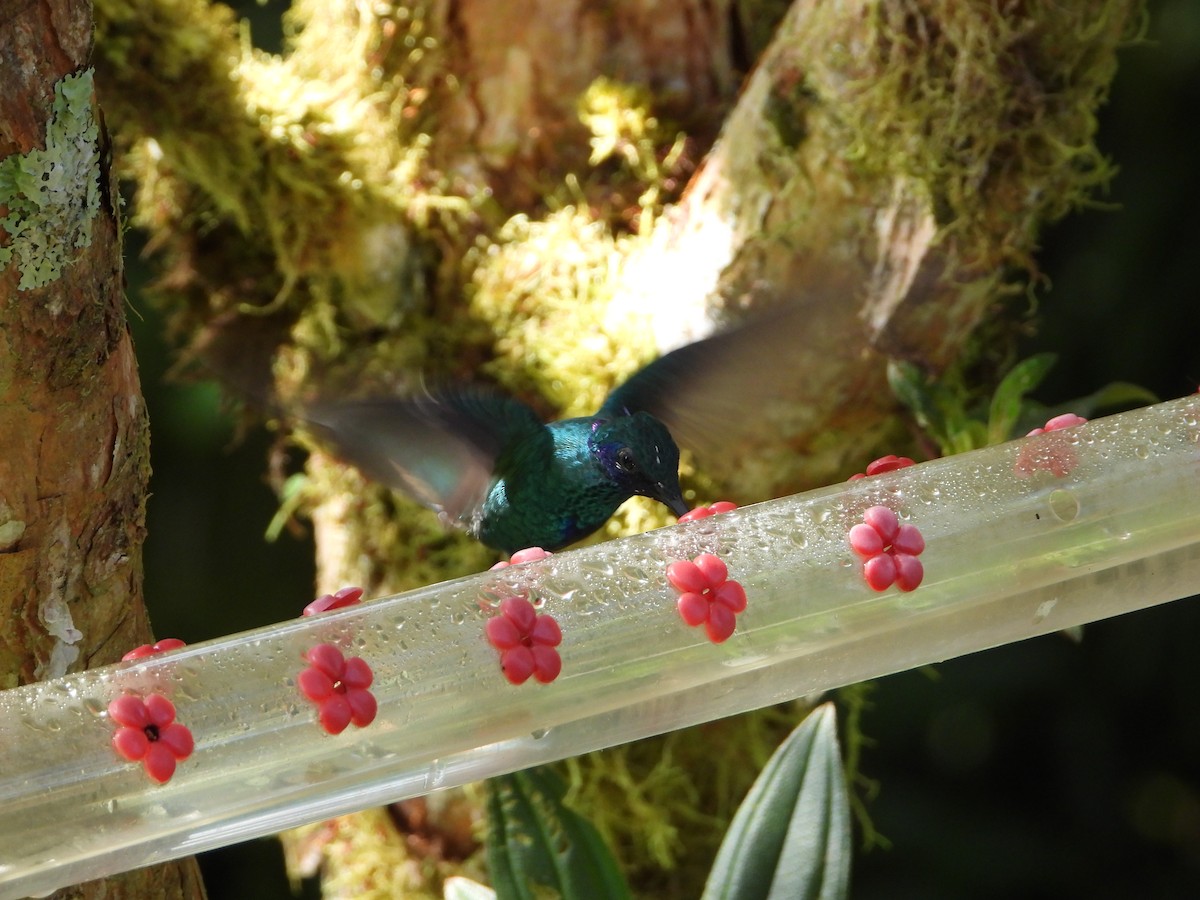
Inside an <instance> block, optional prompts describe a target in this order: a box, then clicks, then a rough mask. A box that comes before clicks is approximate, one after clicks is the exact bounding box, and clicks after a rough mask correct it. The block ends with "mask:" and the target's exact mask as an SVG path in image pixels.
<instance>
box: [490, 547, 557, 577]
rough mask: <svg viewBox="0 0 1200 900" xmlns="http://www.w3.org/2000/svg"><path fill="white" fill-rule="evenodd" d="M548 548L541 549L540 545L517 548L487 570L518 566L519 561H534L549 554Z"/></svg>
mask: <svg viewBox="0 0 1200 900" xmlns="http://www.w3.org/2000/svg"><path fill="white" fill-rule="evenodd" d="M551 555H553V554H551V553H550V551H549V550H543V549H542V548H541V547H526V548H525V549H524V550H518V551H517V552H516V553H514V554H513V555H512V556H511V557H509V558H508V559H507V560H503V559H502V560H500V562H498V563H496V564H495V565H494V566H492V567H491V568H490V569H488V571H489V572H495V571H496V570H497V569H507V568H508V567H509V566H519V565H520V564H521V563H527V562H536V561H537V560H539V559H545V558H546V557H547V556H551Z"/></svg>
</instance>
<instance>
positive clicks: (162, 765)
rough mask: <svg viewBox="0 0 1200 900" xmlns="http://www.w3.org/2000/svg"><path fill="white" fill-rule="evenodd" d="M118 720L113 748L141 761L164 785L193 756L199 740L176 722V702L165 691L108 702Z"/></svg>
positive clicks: (124, 755)
mask: <svg viewBox="0 0 1200 900" xmlns="http://www.w3.org/2000/svg"><path fill="white" fill-rule="evenodd" d="M108 715H109V718H111V719H112V720H113V721H114V722H116V723H117V725H118V726H120V727H118V728H117V730H116V731H115V732H114V733H113V736H112V745H113V749H114V750H116V751H117V753H119V754H120V755H121V756H122V757H124V758H125V759H127V760H129V761H130V762H141V764H142V766H143V767H144V768H145V770H146V774H147V775H149V776H150V777H151V778H153V779H154V780H155V781H157V782H158V783H159V784H164V783H165V782H167V781H169V780H170V779H171V776H172V775H174V774H175V763H176V762H178V761H180V760H184V759H187V758H188V757H189V756H191V755H192V749H193V747H194V746H195V743H194V742H193V740H192V733H191V731H189V730H188V729H187V727H186V726H184V725H180V724H179V723H178V722H176V721H175V704H173V703H172V702H171V701H170V700H168V699H167V698H166V697H164V696H162V695H161V694H151V695H150V696H148V697H147V698H146V699H144V700H143V699H142V698H141V697H135V696H134V695H133V694H122V695H121V696H120V697H118V698H117V699H116V700H114V701H113V702H112V703H110V704H108Z"/></svg>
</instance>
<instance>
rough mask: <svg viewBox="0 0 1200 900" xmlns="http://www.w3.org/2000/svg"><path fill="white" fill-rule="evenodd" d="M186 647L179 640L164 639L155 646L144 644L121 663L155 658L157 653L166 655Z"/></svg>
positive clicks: (135, 648)
mask: <svg viewBox="0 0 1200 900" xmlns="http://www.w3.org/2000/svg"><path fill="white" fill-rule="evenodd" d="M186 646H187V644H185V643H184V642H183V641H181V640H180V639H179V638H163V639H162V640H161V641H158V642H157V643H154V644H142V646H140V647H134V648H133V649H132V650H130V651H129V652H128V653H126V654H125V655H124V656H122V657H121V662H128V661H129V660H131V659H141V658H142V657H144V656H153V655H154V654H155V653H166V652H167V651H168V650H178V649H179V648H180V647H186Z"/></svg>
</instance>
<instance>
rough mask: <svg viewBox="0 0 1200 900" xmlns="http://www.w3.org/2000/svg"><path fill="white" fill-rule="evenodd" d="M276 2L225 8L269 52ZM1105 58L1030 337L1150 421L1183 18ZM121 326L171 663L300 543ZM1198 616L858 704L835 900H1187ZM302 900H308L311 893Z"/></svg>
mask: <svg viewBox="0 0 1200 900" xmlns="http://www.w3.org/2000/svg"><path fill="white" fill-rule="evenodd" d="M280 8H281V4H280V3H277V2H276V3H270V4H268V5H266V6H261V7H260V6H258V5H257V4H255V3H253V2H247V3H245V4H244V8H243V9H242V13H243V14H244V15H247V16H249V17H250V18H251V19H252V21H253V23H254V37H255V41H256V43H259V44H260V45H262V46H266V47H268V48H272V47H273V46H274V47H277V46H278V41H279V34H280V26H279V10H280ZM1151 11H1152V18H1151V23H1150V28H1149V33H1148V36H1147V38H1148V39H1147V40H1146V41H1145V42H1144V43H1141V44H1140V45H1137V46H1133V47H1130V48H1128V49H1126V50H1125V51H1124V52H1123V54H1122V57H1121V70H1120V72H1119V74H1118V76H1117V80H1116V82H1115V84H1114V86H1113V90H1112V97H1111V102H1110V104H1109V105H1108V106H1107V107H1106V108H1105V110H1104V112H1103V114H1102V117H1101V132H1100V142H1101V145H1102V147H1103V148H1104V149H1105V150H1106V152H1107V153H1108V154H1109V155H1110V156H1111V157H1112V158H1113V159H1114V160H1115V161H1116V162H1117V163H1118V165H1119V166H1120V173H1119V175H1118V176H1117V178H1116V179H1115V180H1114V182H1113V183H1112V186H1111V190H1110V192H1109V193H1108V195H1107V196H1106V197H1104V198H1103V199H1105V200H1107V201H1111V203H1113V204H1115V205H1116V208H1115V209H1109V210H1088V211H1084V212H1080V213H1077V214H1075V215H1073V216H1071V217H1069V218H1068V219H1066V220H1064V221H1063V222H1062V223H1060V224H1058V225H1056V226H1054V227H1052V228H1051V229H1049V230H1048V231H1047V232H1046V233H1045V235H1044V240H1043V252H1042V253H1041V254H1040V255H1039V260H1040V262H1041V264H1042V266H1043V267H1044V269H1045V271H1046V273H1047V274H1048V275H1049V277H1050V280H1051V283H1052V287H1051V288H1049V289H1044V290H1041V291H1040V292H1039V298H1040V300H1039V308H1038V321H1039V328H1038V334H1037V337H1036V338H1034V339H1030V340H1029V341H1028V342H1027V346H1026V347H1025V348H1024V350H1025V353H1026V354H1028V353H1032V352H1035V351H1038V350H1053V351H1055V352H1057V353H1058V354H1059V357H1060V360H1059V363H1058V366H1057V367H1056V369H1055V370H1054V372H1053V373H1052V374H1051V376H1050V378H1049V379H1048V380H1047V382H1046V383H1045V384H1044V385H1043V388H1042V389H1041V390H1040V391H1039V392H1038V394H1037V397H1038V399H1040V400H1041V401H1043V402H1045V403H1047V404H1055V403H1059V402H1061V401H1064V400H1067V399H1069V398H1071V397H1076V396H1080V395H1083V394H1086V393H1089V392H1090V391H1092V390H1094V389H1096V388H1098V387H1100V386H1102V385H1104V384H1106V383H1109V382H1112V381H1132V382H1135V383H1138V384H1140V385H1143V386H1145V387H1147V388H1150V389H1151V390H1152V391H1154V392H1155V393H1157V394H1158V395H1159V396H1160V397H1162V398H1164V399H1165V398H1171V397H1176V396H1180V395H1183V394H1187V393H1191V392H1192V391H1194V390H1195V389H1196V386H1197V384H1198V383H1200V304H1198V303H1197V290H1196V287H1195V278H1194V269H1195V266H1196V264H1197V261H1198V260H1200V216H1198V215H1197V205H1198V203H1200V183H1198V179H1197V171H1196V163H1197V153H1196V150H1195V144H1194V141H1195V138H1196V133H1197V124H1196V122H1197V116H1198V114H1200V2H1196V0H1159V2H1154V3H1152V4H1151ZM130 246H131V253H130V257H131V258H130V260H129V268H130V272H129V277H130V303H131V306H132V311H133V314H132V316H131V318H132V320H133V328H134V333H135V337H136V340H137V347H138V356H139V360H140V362H141V371H142V379H143V388H144V390H145V392H146V398H147V403H148V404H149V408H150V417H151V425H152V436H153V446H152V458H153V465H154V477H153V481H152V488H153V492H154V493H153V497H152V499H151V501H150V509H149V529H150V537H149V540H148V542H147V546H146V595H147V598H148V602H149V604H150V609H151V613H152V616H153V621H154V625H155V629H156V633H157V634H158V635H159V636H178V637H182V638H184V639H185V640H188V641H189V642H195V641H199V640H203V639H207V638H211V637H216V636H219V635H223V634H230V633H233V632H237V631H241V630H245V629H247V628H252V627H255V626H258V625H263V624H267V623H270V622H275V621H279V620H281V619H285V618H290V617H293V616H295V615H297V614H298V612H299V610H300V608H301V607H302V606H303V605H304V604H305V603H306V602H308V600H309V599H311V595H312V582H313V572H312V554H311V548H310V546H309V545H308V544H307V543H306V542H305V541H304V540H301V539H297V538H294V537H290V536H286V535H285V537H283V538H282V539H280V540H279V541H278V542H276V543H267V542H266V541H265V540H264V539H263V532H264V530H265V529H266V527H267V524H268V522H269V521H270V519H271V517H272V515H273V514H274V512H275V510H276V508H277V504H276V500H275V497H274V495H273V494H272V493H271V491H270V490H269V489H268V488H267V487H266V485H265V482H264V479H263V472H264V461H265V455H266V447H267V444H268V442H269V436H268V435H267V434H266V433H265V432H263V431H262V430H261V429H260V430H258V431H256V432H254V433H252V434H250V435H249V436H248V438H247V439H245V440H244V441H241V442H235V441H234V439H233V430H232V425H231V424H230V422H229V421H228V419H227V418H226V417H225V416H224V415H223V414H222V413H221V412H220V410H219V408H218V404H217V394H216V391H215V389H214V388H213V387H212V386H210V385H204V384H196V385H184V384H178V383H168V382H166V381H164V372H165V370H166V369H167V367H168V366H169V364H170V357H169V353H168V351H167V350H166V348H165V347H164V345H163V343H162V337H161V334H162V328H161V322H160V320H159V319H158V317H157V316H156V314H155V313H154V311H153V309H151V308H150V307H149V305H148V304H147V303H146V302H145V301H144V300H143V299H142V298H141V296H140V293H139V288H140V286H141V284H142V283H144V279H145V278H146V277H147V275H146V273H145V272H144V271H143V270H142V268H141V266H140V265H139V260H138V258H137V256H136V251H137V237H136V235H133V236H131V242H130ZM1198 640H1200V605H1198V604H1197V603H1196V602H1195V600H1194V599H1193V600H1185V601H1180V602H1177V603H1172V604H1167V605H1166V606H1163V607H1159V608H1156V609H1153V610H1149V611H1146V612H1141V613H1136V614H1133V615H1127V616H1123V617H1121V618H1119V619H1115V620H1110V621H1107V622H1102V623H1099V624H1096V625H1092V626H1088V628H1087V629H1086V630H1085V638H1084V640H1083V642H1082V643H1081V644H1075V643H1072V642H1070V641H1068V640H1067V639H1065V638H1063V637H1061V636H1058V635H1055V636H1049V637H1044V638H1040V639H1037V640H1033V641H1027V642H1024V643H1021V644H1016V645H1011V646H1008V647H1003V648H1000V649H997V650H992V651H989V652H986V653H980V654H976V655H974V656H970V657H967V658H964V659H959V660H954V661H951V662H948V663H944V664H942V665H940V666H938V667H937V668H936V670H935V671H930V670H925V671H918V672H909V673H906V674H903V675H897V676H893V677H891V678H887V679H884V680H882V681H880V682H879V683H878V686H877V689H876V691H875V693H874V695H873V698H872V699H873V702H874V705H873V708H872V709H871V711H870V712H869V714H868V715H867V716H866V717H865V721H864V728H865V730H866V732H867V734H868V735H870V736H871V737H872V738H873V739H874V741H875V745H874V747H872V748H871V749H870V750H868V752H867V753H866V755H865V759H864V763H863V766H864V770H865V772H866V774H867V775H869V776H871V777H873V778H876V779H878V780H879V782H880V785H881V790H880V792H879V795H878V797H877V798H876V799H875V800H874V801H873V802H872V803H871V805H870V810H871V815H872V817H873V820H874V822H875V825H876V826H877V827H878V829H879V830H880V831H881V832H882V833H883V834H884V835H885V836H886V837H887V838H889V839H890V841H891V842H892V846H891V848H890V849H874V850H871V851H870V852H866V853H860V854H859V856H858V858H857V860H856V862H855V869H854V876H853V878H854V881H853V884H854V887H853V891H852V893H853V895H854V896H855V897H857V898H876V897H878V898H890V900H903V898H909V897H912V898H918V897H920V898H940V897H948V898H951V897H966V896H971V897H973V898H986V897H997V898H999V897H1025V898H1029V897H1080V898H1082V897H1089V898H1093V897H1164V898H1175V897H1179V898H1184V897H1189V898H1191V897H1200V655H1198V654H1197V653H1196V651H1195V644H1196V642H1197V641H1198ZM202 865H203V866H204V870H205V875H206V880H207V881H208V885H209V891H210V894H211V896H212V897H213V898H214V900H223V898H227V897H233V898H240V897H258V898H271V897H289V896H292V894H291V889H290V888H289V886H288V884H287V881H286V879H285V878H284V876H283V866H282V859H281V854H280V851H279V847H278V844H277V843H276V842H274V841H270V840H263V841H254V842H250V843H248V844H243V845H239V846H235V847H230V848H226V849H222V850H219V851H214V852H212V853H209V854H205V855H204V856H203V857H202ZM311 887H312V886H311V885H310V886H309V893H310V894H311V893H312V890H311Z"/></svg>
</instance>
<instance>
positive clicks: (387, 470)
mask: <svg viewBox="0 0 1200 900" xmlns="http://www.w3.org/2000/svg"><path fill="white" fill-rule="evenodd" d="M301 417H302V418H303V419H304V420H305V421H306V422H308V423H309V425H310V426H312V428H313V431H314V432H315V433H316V434H317V435H318V436H319V437H321V438H323V439H324V440H325V441H326V442H327V443H328V444H329V446H330V447H331V448H333V450H334V451H335V452H336V454H337V455H338V456H339V457H341V458H342V459H344V460H345V461H346V462H349V463H351V464H352V465H354V466H356V467H357V468H359V469H360V470H362V472H363V474H364V475H366V476H367V477H368V478H371V479H373V480H375V481H378V482H380V483H381V484H386V485H388V486H390V487H393V488H397V489H399V490H403V491H405V492H407V493H408V494H410V495H412V496H413V497H415V498H416V499H417V500H419V501H420V502H421V503H424V504H425V505H426V506H429V507H431V508H433V509H435V510H437V511H438V513H439V514H440V515H441V516H442V518H443V519H444V520H447V521H449V522H450V523H452V524H456V525H459V526H462V527H466V528H472V527H473V526H474V525H476V524H477V521H476V516H477V513H478V511H479V508H480V506H481V505H482V503H483V501H484V498H485V497H486V496H487V492H488V488H489V487H490V485H491V482H492V478H493V474H494V472H495V468H496V462H497V459H498V458H499V457H500V456H501V455H502V454H503V453H504V452H505V450H506V449H508V448H510V447H512V446H513V445H514V443H516V442H519V441H521V440H525V439H527V438H532V437H535V436H536V435H537V434H538V433H539V432H541V431H543V430H544V427H545V426H544V425H543V424H542V421H541V420H540V419H539V418H538V416H537V414H536V413H535V412H534V411H533V410H532V409H531V408H530V407H528V406H526V405H525V404H524V403H522V402H521V401H519V400H516V399H514V398H512V397H507V396H504V395H501V394H496V393H490V392H486V391H482V390H470V389H466V390H458V391H445V392H440V393H433V394H423V395H419V396H415V397H389V398H374V399H365V400H323V401H318V402H316V403H313V404H311V405H308V406H306V407H305V408H304V409H303V410H302V412H301Z"/></svg>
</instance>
